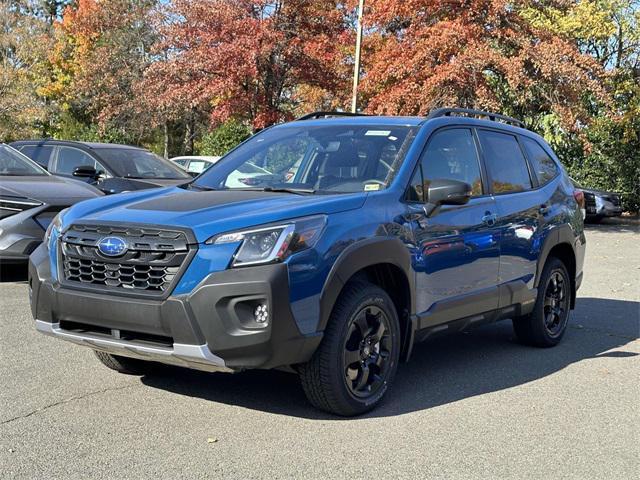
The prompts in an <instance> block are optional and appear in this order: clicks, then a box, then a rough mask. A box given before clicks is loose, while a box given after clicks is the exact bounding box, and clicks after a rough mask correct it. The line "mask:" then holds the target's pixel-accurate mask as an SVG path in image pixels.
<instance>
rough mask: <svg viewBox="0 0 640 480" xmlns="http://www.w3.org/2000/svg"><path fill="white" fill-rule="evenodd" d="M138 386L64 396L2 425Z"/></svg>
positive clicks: (130, 385) (125, 386)
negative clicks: (68, 404)
mask: <svg viewBox="0 0 640 480" xmlns="http://www.w3.org/2000/svg"><path fill="white" fill-rule="evenodd" d="M136 386H138V384H135V383H132V384H127V385H121V386H119V387H110V388H103V389H101V390H93V391H91V392H86V393H83V394H82V395H76V396H74V397H69V398H64V399H62V400H59V401H57V402H54V403H50V404H49V405H45V406H43V407H40V408H36V409H35V410H32V411H31V412H28V413H25V414H23V415H18V416H16V417H13V418H9V419H8V420H3V421H2V422H0V426H2V425H6V424H9V423H11V422H14V421H16V420H21V419H23V418H29V417H31V416H33V415H37V414H39V413H42V412H45V411H47V410H49V409H50V408H53V407H57V406H59V405H65V404H67V403H70V402H75V401H76V400H83V399H85V398H88V397H93V396H95V395H101V394H103V393H107V392H116V391H118V390H125V389H127V388H132V387H136Z"/></svg>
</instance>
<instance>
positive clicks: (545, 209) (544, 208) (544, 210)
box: [538, 203, 551, 215]
mask: <svg viewBox="0 0 640 480" xmlns="http://www.w3.org/2000/svg"><path fill="white" fill-rule="evenodd" d="M550 211H551V207H550V206H549V205H547V204H546V203H543V204H542V205H540V208H539V209H538V212H540V215H546V214H547V213H549V212H550Z"/></svg>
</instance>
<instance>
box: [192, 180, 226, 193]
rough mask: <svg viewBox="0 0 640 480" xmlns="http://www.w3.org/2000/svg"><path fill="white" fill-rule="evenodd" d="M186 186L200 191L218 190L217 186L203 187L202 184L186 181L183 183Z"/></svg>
mask: <svg viewBox="0 0 640 480" xmlns="http://www.w3.org/2000/svg"><path fill="white" fill-rule="evenodd" d="M185 186H186V187H187V188H193V189H195V190H200V191H202V192H212V191H215V190H218V189H217V188H213V187H205V186H204V185H198V184H197V183H193V182H191V183H187V184H186V185H185Z"/></svg>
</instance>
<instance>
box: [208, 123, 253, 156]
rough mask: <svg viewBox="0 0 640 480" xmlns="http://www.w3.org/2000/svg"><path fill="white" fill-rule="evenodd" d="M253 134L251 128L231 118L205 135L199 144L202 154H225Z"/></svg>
mask: <svg viewBox="0 0 640 480" xmlns="http://www.w3.org/2000/svg"><path fill="white" fill-rule="evenodd" d="M249 136H251V130H250V129H249V127H247V126H246V125H244V124H242V123H240V122H239V121H237V120H229V121H227V122H225V123H223V124H222V125H220V126H219V127H218V128H216V129H215V130H213V131H211V132H209V133H207V134H206V135H204V136H203V138H202V141H201V142H200V143H199V145H198V150H199V152H200V154H201V155H224V154H225V153H227V152H228V151H229V150H231V149H232V148H234V147H236V146H237V145H238V144H240V143H241V142H243V141H244V140H246V139H247V138H249Z"/></svg>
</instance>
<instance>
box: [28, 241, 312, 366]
mask: <svg viewBox="0 0 640 480" xmlns="http://www.w3.org/2000/svg"><path fill="white" fill-rule="evenodd" d="M29 286H30V295H31V309H32V314H33V317H34V318H35V319H36V328H37V329H38V330H39V331H41V332H43V333H45V334H48V335H52V336H54V337H57V338H60V339H62V340H67V341H70V342H73V343H77V344H80V345H85V346H88V347H90V348H93V349H96V350H102V351H105V352H108V353H112V354H115V355H122V356H127V357H133V358H141V359H144V360H150V361H157V362H162V363H168V364H174V365H180V366H185V367H189V368H196V369H199V370H208V371H236V370H242V369H247V368H275V367H280V366H286V365H292V364H296V363H301V362H305V361H307V360H308V359H309V358H311V355H312V354H313V352H314V351H315V349H316V348H317V346H318V344H319V342H320V339H321V336H320V335H310V336H308V335H302V334H301V333H300V331H299V329H298V327H297V324H296V323H295V320H294V317H293V315H292V313H291V309H290V306H289V282H288V271H287V266H286V265H285V264H276V265H268V266H260V267H250V268H244V269H233V270H225V271H221V272H216V273H212V274H210V275H209V276H207V277H206V278H204V280H202V281H201V282H200V284H199V285H197V286H196V287H195V288H194V289H193V290H192V291H191V292H190V293H189V294H184V295H172V296H169V297H168V298H166V299H150V298H144V297H138V298H134V297H131V296H120V295H116V294H113V293H109V294H103V293H97V292H95V291H87V290H81V289H76V288H72V287H69V286H68V285H67V284H65V285H60V284H59V283H58V282H55V281H53V280H52V278H51V272H50V261H49V255H48V251H47V250H46V248H45V247H44V246H42V247H40V248H38V249H37V250H36V251H35V252H34V253H33V254H32V256H31V258H30V263H29ZM258 304H266V305H267V307H268V311H269V321H268V323H267V324H266V326H265V325H260V324H258V323H257V322H256V321H255V319H254V317H253V307H254V306H255V305H258Z"/></svg>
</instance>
